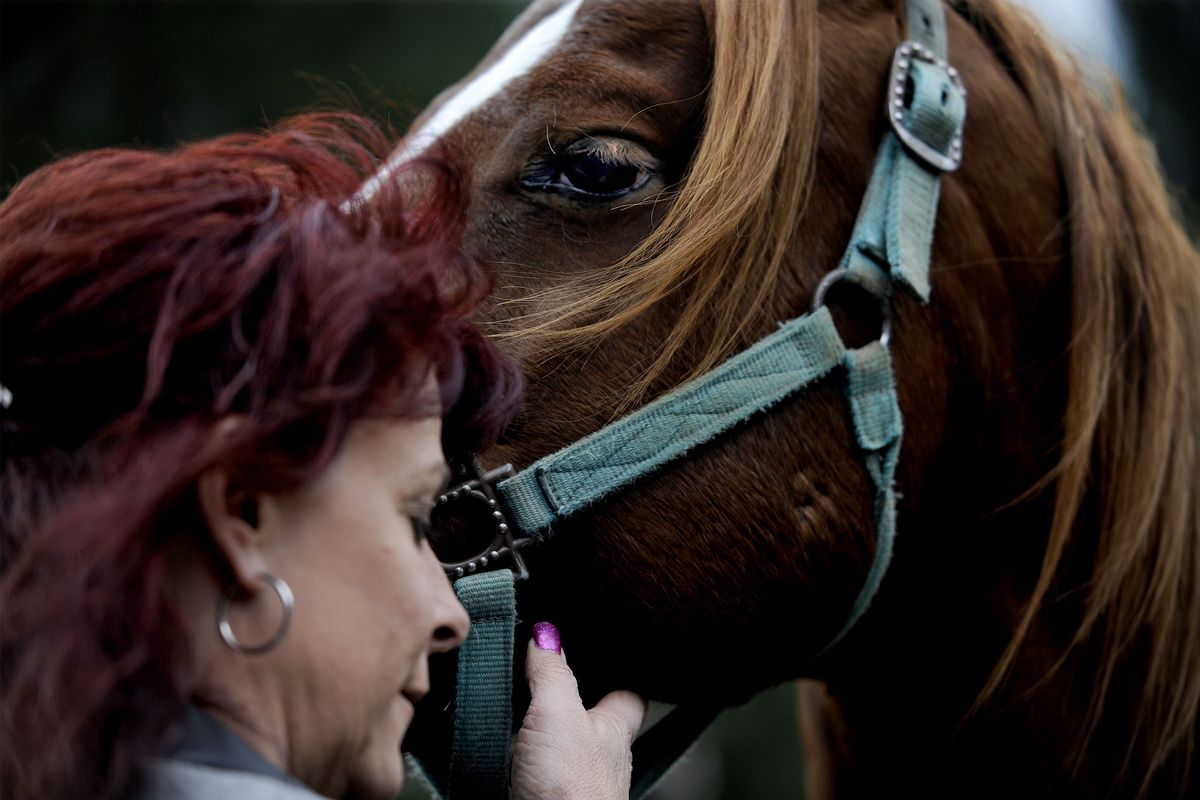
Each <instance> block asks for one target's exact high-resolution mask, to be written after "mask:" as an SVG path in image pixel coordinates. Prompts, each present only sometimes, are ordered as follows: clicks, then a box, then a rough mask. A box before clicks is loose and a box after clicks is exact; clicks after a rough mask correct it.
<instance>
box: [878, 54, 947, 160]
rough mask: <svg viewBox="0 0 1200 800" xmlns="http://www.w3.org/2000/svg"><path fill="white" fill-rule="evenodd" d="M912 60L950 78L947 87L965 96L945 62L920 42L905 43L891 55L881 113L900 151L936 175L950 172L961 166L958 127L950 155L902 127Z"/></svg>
mask: <svg viewBox="0 0 1200 800" xmlns="http://www.w3.org/2000/svg"><path fill="white" fill-rule="evenodd" d="M914 60H916V61H924V62H925V63H927V64H933V65H934V66H936V67H940V68H941V69H942V70H943V71H944V72H945V73H946V77H948V78H949V79H950V84H951V85H952V86H953V87H954V88H955V89H956V90H957V91H958V92H959V94H961V95H962V96H963V97H966V96H967V87H965V86H964V85H963V82H962V78H961V77H960V76H959V74H958V70H957V69H955V68H954V67H952V66H950V64H949V63H948V62H947V61H946V60H945V59H942V58H938V57H937V56H936V55H934V54H933V52H932V51H931V50H930V49H929V48H928V47H926V46H925V45H923V44H921V43H920V42H914V41H905V42H901V43H900V46H899V47H897V48H896V52H895V54H894V55H893V56H892V72H891V78H890V80H889V81H888V91H887V97H886V98H885V102H884V111H885V113H886V114H887V118H888V122H890V123H891V125H892V130H893V131H895V132H896V136H898V137H900V141H901V142H903V144H904V148H905V149H906V150H908V152H909V153H911V154H912V155H913V156H914V157H915V158H916V159H917V160H919V161H921V162H922V163H923V164H925V166H927V167H929V168H930V169H933V170H937V171H938V172H954V171H955V170H956V169H958V167H959V165H960V164H962V127H961V126H960V127H959V129H958V130H957V131H955V132H954V139H953V140H952V141H951V142H950V152H949V153H943V152H941V151H940V150H938V149H937V148H936V147H933V146H932V145H930V144H929V143H928V142H926V141H924V140H923V139H921V138H920V137H919V136H917V135H916V134H915V133H913V132H912V131H911V130H909V129H908V128H907V127H905V125H904V111H905V104H904V101H905V98H906V97H907V96H908V85H907V83H908V74H909V71H910V70H911V68H912V62H913V61H914Z"/></svg>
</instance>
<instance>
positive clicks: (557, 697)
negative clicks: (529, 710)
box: [525, 622, 583, 711]
mask: <svg viewBox="0 0 1200 800" xmlns="http://www.w3.org/2000/svg"><path fill="white" fill-rule="evenodd" d="M525 677H526V678H528V679H529V691H530V695H531V705H534V706H543V707H548V708H549V707H552V708H556V709H559V710H568V709H570V710H576V709H578V710H581V711H582V710H583V704H582V703H581V702H580V700H579V687H578V685H577V684H576V682H575V673H573V672H571V668H570V667H569V666H567V660H566V658H564V657H563V654H562V645H561V643H560V641H559V637H558V629H557V628H555V627H554V626H553V625H551V624H550V623H549V622H539V623H537V624H536V625H534V626H533V639H531V640H530V642H529V653H528V654H527V655H526V657H525Z"/></svg>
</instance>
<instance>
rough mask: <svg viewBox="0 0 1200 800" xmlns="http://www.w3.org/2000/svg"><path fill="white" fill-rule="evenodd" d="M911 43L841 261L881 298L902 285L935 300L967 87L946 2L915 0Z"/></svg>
mask: <svg viewBox="0 0 1200 800" xmlns="http://www.w3.org/2000/svg"><path fill="white" fill-rule="evenodd" d="M908 31H909V37H910V41H907V42H904V43H902V44H901V45H900V47H898V48H896V53H895V55H894V56H893V59H892V70H891V78H890V80H889V85H888V92H887V100H886V106H885V113H886V114H887V115H888V121H889V123H890V124H891V128H892V129H891V130H890V131H889V132H888V133H887V134H886V135H885V136H884V140H883V143H882V144H881V145H880V148H879V154H878V156H877V157H876V159H875V167H874V169H873V171H872V173H871V180H870V182H869V183H868V185H867V192H866V195H865V196H864V198H863V204H862V207H861V208H860V210H859V213H858V220H857V221H856V222H855V225H854V232H853V233H852V234H851V236H850V245H849V247H848V248H847V250H846V254H845V255H844V256H843V257H842V262H841V266H842V268H844V269H846V271H847V272H848V273H849V276H850V279H851V280H853V281H855V282H856V283H858V284H859V285H860V286H862V287H863V288H864V289H866V290H867V291H870V292H871V293H873V294H875V295H876V296H879V297H887V296H888V295H889V294H890V293H891V285H892V283H893V282H896V283H899V284H900V285H902V286H904V287H905V288H906V289H908V290H909V292H911V293H912V294H913V295H914V296H915V297H917V298H918V299H919V300H921V301H922V302H927V301H928V300H929V292H930V284H929V261H930V246H931V244H932V242H933V227H934V222H935V221H936V219H937V206H938V198H939V194H940V192H941V173H942V172H947V171H952V170H954V169H957V168H958V164H959V162H960V161H961V159H962V129H963V122H964V120H965V119H966V113H967V104H966V96H967V95H966V89H965V88H964V87H963V85H962V81H961V79H960V78H959V76H958V71H957V70H956V69H954V67H952V66H950V65H949V63H948V62H947V61H946V18H945V14H944V13H943V11H942V6H941V2H940V0H910V2H909V3H908Z"/></svg>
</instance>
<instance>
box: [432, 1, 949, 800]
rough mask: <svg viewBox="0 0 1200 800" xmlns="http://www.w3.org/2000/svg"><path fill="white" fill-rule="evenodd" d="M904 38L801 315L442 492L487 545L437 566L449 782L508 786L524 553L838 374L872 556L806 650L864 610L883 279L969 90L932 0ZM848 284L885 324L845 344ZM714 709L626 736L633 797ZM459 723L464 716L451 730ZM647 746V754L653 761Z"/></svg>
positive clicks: (880, 389)
mask: <svg viewBox="0 0 1200 800" xmlns="http://www.w3.org/2000/svg"><path fill="white" fill-rule="evenodd" d="M908 25H909V36H910V40H909V41H905V42H902V43H901V44H900V45H899V46H898V47H897V48H896V51H895V53H894V55H893V59H892V66H891V72H890V76H889V83H888V90H887V95H886V98H887V100H886V106H885V113H886V114H887V118H888V120H889V122H890V123H891V130H890V131H889V132H888V133H887V134H886V135H885V137H884V141H883V142H882V144H881V146H880V149H879V153H878V155H877V157H876V161H875V166H874V170H873V172H872V174H871V179H870V182H869V184H868V187H867V191H866V195H865V196H864V198H863V203H862V207H861V209H860V211H859V215H858V219H857V221H856V223H855V226H854V232H853V234H852V236H851V240H850V243H849V246H848V247H847V249H846V253H845V255H844V256H843V257H842V260H841V262H840V264H839V265H838V266H837V267H836V268H835V269H834V270H833V271H831V272H830V273H829V274H828V275H827V276H826V277H825V278H824V280H822V281H821V284H820V286H819V287H818V289H817V291H816V293H815V296H814V300H813V309H812V311H811V312H810V313H808V314H805V315H803V316H800V317H797V318H795V319H792V320H789V321H786V322H784V323H781V324H780V326H779V328H778V329H777V330H775V331H774V332H772V333H771V334H769V335H768V336H766V337H765V338H763V339H761V340H759V341H758V342H757V343H755V344H754V345H752V346H751V347H750V348H748V349H747V350H744V351H742V352H741V353H738V354H736V355H734V356H732V357H731V358H729V359H728V360H727V361H725V362H724V363H722V364H721V365H719V366H717V367H716V368H714V369H713V370H712V371H710V372H708V373H706V374H705V375H702V376H700V377H699V378H696V379H695V380H693V381H691V382H689V383H687V384H684V385H683V386H680V387H678V388H677V389H675V390H674V391H672V392H670V393H668V394H667V395H664V396H663V397H661V398H659V399H657V400H655V401H654V402H652V403H650V404H649V405H647V406H645V407H643V408H641V409H639V410H637V411H635V412H633V413H631V414H630V415H628V416H626V417H624V418H622V419H620V420H618V421H616V422H614V423H613V424H611V425H608V426H606V427H604V428H602V429H600V430H598V431H596V432H595V433H593V434H591V435H590V436H587V437H585V438H584V439H581V440H580V441H578V442H576V443H574V444H572V445H569V446H567V447H565V448H563V449H562V450H559V451H558V452H556V453H553V454H551V455H548V456H546V457H545V458H542V459H540V460H539V461H537V462H536V463H534V464H532V465H531V466H529V467H527V468H525V469H523V470H521V471H520V472H516V473H515V474H514V473H513V472H512V469H511V467H508V466H506V467H503V468H501V469H500V470H497V471H495V472H491V473H485V472H483V471H482V469H480V468H478V466H477V467H476V474H475V475H474V476H473V477H472V478H471V479H470V480H469V481H467V482H466V483H464V484H462V485H460V486H457V487H455V488H454V489H452V490H451V491H449V492H447V493H446V495H445V496H444V497H443V498H442V504H443V505H453V504H456V503H464V502H472V503H475V504H476V505H477V506H478V504H480V503H483V506H481V507H482V508H486V510H487V513H488V514H489V518H490V523H489V524H490V525H491V531H492V533H491V538H490V540H489V542H488V543H487V546H486V547H485V548H483V549H482V550H480V551H478V554H477V555H475V556H474V557H472V558H468V559H451V560H449V561H443V566H444V567H445V569H446V571H447V574H448V575H449V576H450V577H451V578H452V579H456V583H455V588H456V590H457V591H458V592H459V596H460V598H461V599H462V601H463V603H464V605H465V606H466V607H467V610H468V612H469V613H470V615H471V619H472V627H471V633H470V635H469V636H468V638H467V641H466V642H465V643H464V644H463V646H462V648H461V650H460V654H459V668H458V703H457V709H458V716H457V718H456V730H455V740H454V741H455V745H454V753H453V759H452V765H451V783H450V792H451V796H452V797H456V796H458V795H460V794H461V796H463V797H472V798H502V797H504V796H506V792H507V785H508V769H509V756H508V751H509V736H510V732H511V713H512V709H511V681H512V667H511V661H512V646H513V630H512V626H513V624H514V623H515V619H516V612H515V591H514V584H513V581H514V573H515V575H516V577H518V578H523V577H525V576H527V574H528V571H527V570H526V568H525V564H524V561H523V559H522V558H521V550H522V549H523V548H525V547H527V546H529V545H530V544H533V543H536V542H539V541H544V540H545V539H547V538H549V537H550V536H551V535H552V533H553V531H554V525H555V523H558V522H561V521H563V520H565V519H567V518H569V517H570V516H571V515H573V514H575V513H577V512H579V511H581V510H583V509H585V508H589V507H592V506H594V505H595V504H596V503H598V502H599V501H601V500H602V499H603V498H604V497H605V496H607V495H609V494H612V493H614V492H618V491H621V490H623V489H625V488H627V487H629V486H630V485H632V484H633V483H635V482H636V481H637V480H638V479H640V478H642V477H644V476H646V475H648V474H651V473H653V472H655V471H656V470H658V469H661V468H662V467H664V466H666V465H667V464H670V463H672V462H675V461H678V460H680V459H682V458H683V457H685V456H686V455H687V453H688V452H689V451H690V450H692V449H693V448H695V447H697V446H698V445H701V444H703V443H705V442H708V441H710V440H712V439H714V438H715V437H717V436H719V435H721V434H723V433H724V432H726V431H728V430H730V429H731V428H733V427H734V426H736V425H739V424H741V423H743V422H745V421H746V420H748V419H749V418H751V417H753V416H754V415H756V414H759V413H762V412H764V411H767V410H769V409H770V408H771V407H773V406H774V405H776V404H777V403H779V402H780V401H782V400H784V399H785V398H789V397H791V396H793V395H795V394H796V393H798V392H799V391H801V390H802V389H805V388H806V387H809V386H811V385H812V384H814V383H816V382H817V381H819V380H821V379H822V378H824V377H826V376H827V375H829V374H831V373H833V372H835V371H843V372H844V374H845V376H846V400H847V403H848V405H849V406H850V413H851V417H852V419H853V423H854V430H855V437H856V439H857V445H858V448H859V451H860V452H861V454H862V458H863V462H864V465H865V467H866V469H867V471H868V473H869V474H870V476H871V479H872V482H873V483H874V486H875V499H874V511H875V522H876V547H875V555H874V559H873V562H872V564H871V567H870V569H869V570H868V573H867V575H866V577H865V579H864V582H863V585H862V588H861V589H860V591H859V593H858V596H857V598H856V600H855V602H854V605H853V607H852V608H851V609H850V611H849V613H848V614H847V617H846V620H845V622H844V624H843V625H842V628H841V630H840V631H839V632H838V633H837V634H836V635H835V636H834V637H833V638H832V639H831V640H830V641H829V642H828V643H827V644H826V645H825V646H824V648H822V650H821V651H820V652H819V653H818V654H817V656H820V655H822V654H824V653H825V652H827V651H828V650H829V649H831V648H832V647H834V646H835V645H837V643H838V642H840V641H841V640H842V639H843V638H844V637H845V636H846V635H847V634H848V633H849V632H850V630H851V629H852V628H853V627H854V625H855V623H857V622H858V620H859V619H860V618H861V617H862V615H863V614H865V613H866V611H867V609H868V607H869V606H870V603H871V600H872V598H873V597H874V596H875V594H876V592H877V591H878V589H879V586H880V584H881V583H882V581H883V577H884V575H885V574H886V572H887V568H888V565H889V564H890V562H891V557H892V545H893V541H894V539H895V534H896V493H895V490H894V480H895V474H896V465H897V462H898V460H899V455H900V441H901V434H902V430H903V423H902V416H901V411H900V405H899V402H898V400H897V397H896V383H895V376H894V374H893V371H892V361H891V355H890V349H889V346H890V343H891V337H892V329H891V322H890V313H889V309H890V303H891V296H892V287H893V285H896V284H898V285H900V286H902V287H904V289H905V290H906V291H908V292H909V293H910V294H912V295H913V296H914V297H915V298H916V299H918V300H919V301H921V302H927V301H928V299H929V293H930V283H929V261H930V253H931V246H932V241H933V231H934V223H935V220H936V217H937V204H938V197H939V193H940V187H941V174H942V173H944V172H951V171H953V170H955V169H957V168H958V166H959V165H960V163H961V161H962V155H963V140H962V133H963V122H964V120H965V117H966V97H967V92H966V89H965V88H964V86H963V84H962V81H961V79H960V77H959V74H958V71H957V70H955V69H954V67H952V66H950V65H949V63H948V62H947V60H946V24H945V16H944V10H943V8H942V5H941V2H940V0H909V2H908ZM838 281H848V282H851V283H853V284H855V285H857V286H858V287H860V288H861V289H863V290H865V291H867V292H869V293H871V294H873V295H874V296H875V297H876V298H878V300H879V303H880V308H881V313H882V322H883V326H882V334H881V336H880V339H879V340H878V341H875V342H872V343H870V344H868V345H866V346H864V347H860V348H855V349H851V348H848V347H847V346H846V345H845V344H844V343H843V341H842V339H841V337H840V335H839V334H838V331H837V329H836V327H835V326H834V323H833V318H832V316H831V315H830V313H829V310H828V309H827V308H825V305H824V301H825V295H826V291H827V290H828V289H829V288H830V287H831V286H832V285H833V284H834V283H837V282H838ZM715 713H716V709H696V708H683V707H681V708H679V709H677V710H676V711H675V712H673V714H672V715H669V716H668V717H667V718H666V719H665V720H664V721H662V722H660V723H659V724H658V725H657V726H656V727H655V728H652V729H651V730H650V731H649V732H648V733H647V734H646V735H645V736H644V737H643V738H642V739H640V740H639V742H638V743H637V744H635V749H634V785H633V792H632V793H631V796H632V797H634V798H637V797H640V796H641V794H642V793H644V792H645V791H646V790H648V789H649V788H650V786H651V785H652V784H653V782H654V781H655V780H656V779H657V778H658V776H660V775H661V774H662V772H663V771H665V769H666V767H667V766H669V764H670V763H671V761H673V760H674V759H675V758H676V757H677V756H678V755H680V754H681V753H682V752H683V750H684V749H686V747H687V746H688V745H689V744H690V743H691V742H692V741H693V740H694V739H695V738H696V736H698V735H699V733H700V732H701V731H702V730H703V729H704V728H705V727H706V726H707V724H708V722H710V721H711V719H712V717H713V716H714V715H715ZM460 723H468V724H463V725H460ZM643 741H646V742H648V744H647V746H646V747H644V748H642V749H643V750H649V751H653V755H652V756H651V757H650V758H648V759H647V758H645V757H641V756H642V755H643V754H642V753H640V752H639V745H641V744H642V743H643Z"/></svg>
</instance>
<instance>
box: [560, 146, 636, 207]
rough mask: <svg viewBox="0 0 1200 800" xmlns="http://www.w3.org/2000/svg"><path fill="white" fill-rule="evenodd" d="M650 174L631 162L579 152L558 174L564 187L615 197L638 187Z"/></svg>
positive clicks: (585, 192)
mask: <svg viewBox="0 0 1200 800" xmlns="http://www.w3.org/2000/svg"><path fill="white" fill-rule="evenodd" d="M648 176H649V174H648V173H647V172H646V170H644V169H640V168H639V167H637V166H635V165H633V164H620V163H613V162H611V161H608V160H606V159H604V158H602V157H600V156H598V155H595V154H593V153H581V154H579V155H578V156H575V157H573V158H571V159H570V160H569V161H568V162H567V163H566V164H565V165H564V166H563V168H562V171H561V172H560V173H559V180H560V181H561V182H562V185H563V186H564V187H565V188H571V189H578V190H579V191H580V192H583V193H584V194H591V195H596V196H598V197H615V196H617V195H619V194H623V193H625V192H631V191H633V190H634V189H636V188H640V186H641V184H642V183H644V182H645V179H646V178H647V177H648Z"/></svg>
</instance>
